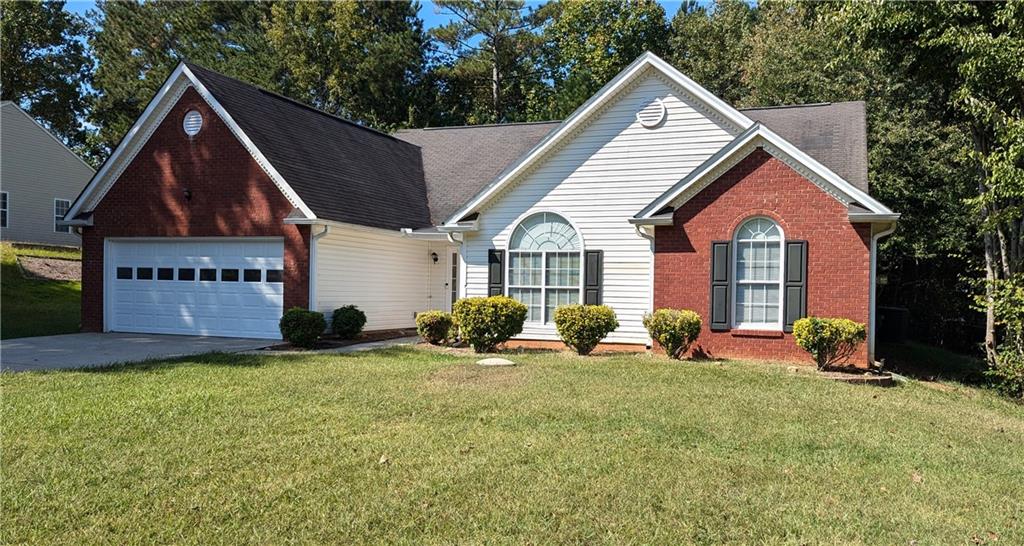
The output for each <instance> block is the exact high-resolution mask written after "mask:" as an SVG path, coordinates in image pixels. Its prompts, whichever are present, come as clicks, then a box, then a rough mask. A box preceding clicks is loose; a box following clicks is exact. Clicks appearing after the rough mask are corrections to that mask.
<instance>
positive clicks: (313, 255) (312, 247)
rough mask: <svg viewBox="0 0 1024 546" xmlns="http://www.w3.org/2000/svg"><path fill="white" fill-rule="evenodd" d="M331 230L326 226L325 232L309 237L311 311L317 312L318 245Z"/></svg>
mask: <svg viewBox="0 0 1024 546" xmlns="http://www.w3.org/2000/svg"><path fill="white" fill-rule="evenodd" d="M330 230H331V226H328V225H324V230H323V231H321V232H320V233H314V234H312V235H310V237H309V309H310V310H311V311H316V246H317V245H316V243H317V241H319V240H320V239H321V238H322V237H323V236H324V235H327V232H328V231H330Z"/></svg>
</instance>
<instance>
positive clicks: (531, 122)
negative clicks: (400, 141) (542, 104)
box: [396, 119, 563, 133]
mask: <svg viewBox="0 0 1024 546" xmlns="http://www.w3.org/2000/svg"><path fill="white" fill-rule="evenodd" d="M562 121H563V120H560V119H552V120H548V121H515V122H511V123H481V124H479V125H440V126H437V127H408V128H405V129H399V130H398V131H396V132H397V133H401V132H405V131H440V130H443V129H480V128H485V127H509V126H522V125H550V124H553V123H562Z"/></svg>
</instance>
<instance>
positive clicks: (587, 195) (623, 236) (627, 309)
mask: <svg viewBox="0 0 1024 546" xmlns="http://www.w3.org/2000/svg"><path fill="white" fill-rule="evenodd" d="M655 98H661V99H663V100H664V102H665V106H666V108H667V111H668V116H667V119H666V120H665V122H664V123H663V124H662V125H661V126H659V127H658V128H656V129H646V128H644V127H642V126H641V125H640V123H639V122H637V121H636V113H637V111H639V110H640V109H641V108H642V107H643V106H644V105H646V104H649V103H650V101H651V100H653V99H655ZM730 130H731V131H733V133H736V132H738V130H737V129H736V128H727V127H726V126H725V125H723V124H721V123H719V122H717V121H715V120H713V119H710V118H709V117H707V116H705V115H704V114H703V113H702V112H701V111H700V110H698V109H696V108H695V107H694V106H693V103H691V102H688V99H684V98H683V96H682V95H681V93H678V92H676V91H675V90H674V88H673V87H671V86H670V85H669V84H668V83H666V82H665V81H664V80H662V79H660V78H658V77H654V76H650V75H648V76H645V77H644V79H643V80H641V81H640V82H638V83H637V84H636V86H635V87H633V88H632V89H630V90H628V91H626V92H625V93H624V94H623V95H622V96H621V97H620V98H619V99H618V100H617V101H616V102H613V103H612V104H611V105H610V106H609V107H608V108H607V109H606V110H604V111H603V112H602V113H600V114H599V117H598V118H597V119H595V120H594V121H593V122H592V123H591V124H590V125H589V126H587V127H586V128H584V129H583V130H582V131H581V132H579V133H578V134H577V135H576V136H575V137H570V138H571V140H569V141H568V142H567V143H566V144H564V145H563V146H562V147H561V148H559V149H557V150H556V151H555V152H553V153H552V154H550V155H549V156H548V157H547V158H545V159H543V160H542V161H541V162H540V163H539V165H538V166H537V167H536V168H535V169H533V170H532V171H530V172H529V173H528V174H526V175H525V176H523V177H521V178H519V179H518V180H517V181H515V182H514V183H513V185H512V187H511V188H510V189H508V190H506V191H505V192H504V193H503V194H502V195H500V196H498V197H497V198H495V200H494V201H493V202H492V203H491V204H490V206H489V207H487V208H484V209H483V210H482V211H481V215H480V231H479V232H477V233H471V234H467V236H466V244H465V245H464V246H463V259H464V261H465V262H466V271H465V283H466V295H468V296H484V295H486V294H487V250H488V249H489V248H498V249H504V248H507V242H508V238H509V236H510V234H511V232H512V230H513V229H514V228H515V226H516V223H517V221H518V220H520V219H521V218H525V215H526V214H527V213H529V212H531V211H540V210H546V211H552V212H555V213H558V214H560V215H562V216H564V217H565V218H566V219H568V220H569V221H570V222H572V223H573V225H575V226H576V228H577V229H578V230H579V234H580V237H581V244H582V246H583V248H584V249H586V250H603V251H604V279H603V281H604V282H603V303H604V304H606V305H609V306H611V307H612V308H613V309H614V310H615V312H616V314H617V315H618V319H619V323H620V325H619V328H618V329H617V330H616V331H615V332H613V333H612V334H611V335H610V336H609V337H608V341H611V342H622V343H647V342H648V336H647V332H646V330H645V329H644V327H643V324H642V317H643V314H644V313H645V312H647V311H648V310H649V308H650V305H651V267H652V254H651V247H650V241H648V240H647V239H645V238H643V237H641V236H639V235H638V234H637V233H636V230H635V229H634V227H633V226H632V225H630V224H629V223H628V222H627V220H628V219H629V218H630V217H632V216H633V215H634V214H636V213H637V212H639V211H640V210H642V209H643V208H644V207H646V206H647V205H648V204H649V203H650V202H651V201H653V200H654V199H655V198H656V197H658V196H659V195H661V194H662V193H663V192H664V191H666V190H667V189H668V188H669V187H671V186H672V185H673V184H675V183H676V182H678V181H679V180H680V179H682V178H683V177H684V176H686V174H688V173H689V172H690V171H692V170H693V169H694V168H696V167H697V166H698V165H700V164H701V163H702V162H703V161H704V160H705V159H707V158H708V157H709V156H710V155H712V154H713V153H715V152H716V151H717V150H718V149H720V148H721V147H722V146H724V145H725V144H727V143H728V142H729V141H731V140H732V138H733V137H734V136H735V134H730ZM698 284H699V287H700V288H701V289H706V284H707V279H700V280H699V282H698ZM541 304H542V305H543V303H541ZM698 311H702V310H698ZM520 337H522V338H525V339H558V336H557V333H556V332H555V329H554V325H553V324H546V325H543V324H527V325H526V327H525V328H524V331H523V334H522V335H521V336H520Z"/></svg>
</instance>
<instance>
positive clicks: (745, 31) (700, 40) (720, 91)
mask: <svg viewBox="0 0 1024 546" xmlns="http://www.w3.org/2000/svg"><path fill="white" fill-rule="evenodd" d="M756 21H757V9H756V8H755V7H753V6H752V5H751V4H749V3H747V2H745V1H743V0H718V1H716V2H713V3H712V4H711V8H710V9H708V8H706V7H704V6H703V5H701V4H699V3H698V2H696V0H686V1H685V2H683V4H682V6H680V8H679V11H678V12H676V15H675V17H673V18H672V27H671V30H672V36H671V38H670V39H669V58H670V60H671V61H672V64H673V65H675V67H676V68H678V69H679V70H680V71H681V72H683V73H684V74H686V75H687V76H689V77H690V78H692V79H693V80H694V81H696V82H697V83H699V84H701V85H702V86H703V87H705V88H707V90H708V91H711V92H712V93H714V94H715V95H716V96H718V97H719V98H721V99H722V100H724V101H726V102H728V103H729V104H739V103H740V102H741V101H742V100H743V99H745V98H746V97H747V95H748V93H749V90H748V88H747V86H746V84H745V83H744V81H743V65H744V60H745V59H746V58H747V55H748V54H749V51H748V49H747V39H748V37H749V35H750V33H751V31H752V30H753V28H754V24H755V22H756Z"/></svg>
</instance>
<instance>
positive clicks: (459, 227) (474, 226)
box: [437, 220, 480, 233]
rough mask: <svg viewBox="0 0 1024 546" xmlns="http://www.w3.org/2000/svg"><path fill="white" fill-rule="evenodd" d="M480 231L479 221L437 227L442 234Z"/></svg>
mask: <svg viewBox="0 0 1024 546" xmlns="http://www.w3.org/2000/svg"><path fill="white" fill-rule="evenodd" d="M479 229H480V221H479V220H470V221H468V222H456V223H454V224H445V225H442V226H437V230H438V231H440V232H442V233H465V232H468V231H477V230H479Z"/></svg>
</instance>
